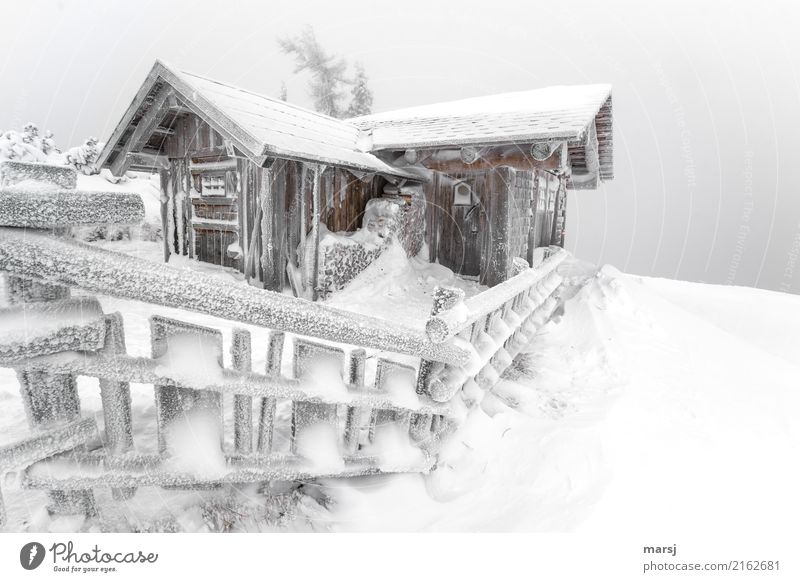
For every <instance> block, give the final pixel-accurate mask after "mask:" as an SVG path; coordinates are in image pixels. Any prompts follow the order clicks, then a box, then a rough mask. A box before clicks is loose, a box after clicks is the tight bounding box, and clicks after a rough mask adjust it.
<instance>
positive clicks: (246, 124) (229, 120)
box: [99, 61, 407, 176]
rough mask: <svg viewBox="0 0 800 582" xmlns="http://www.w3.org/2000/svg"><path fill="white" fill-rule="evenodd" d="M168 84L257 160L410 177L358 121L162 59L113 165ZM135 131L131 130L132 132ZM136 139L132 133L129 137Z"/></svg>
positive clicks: (108, 149)
mask: <svg viewBox="0 0 800 582" xmlns="http://www.w3.org/2000/svg"><path fill="white" fill-rule="evenodd" d="M159 83H167V84H168V85H170V86H171V88H172V89H173V90H174V91H175V92H176V94H177V97H178V98H179V99H180V100H181V101H182V102H183V103H185V104H186V105H187V106H189V107H190V108H191V109H192V110H195V111H196V112H197V113H199V114H200V115H201V116H202V117H203V118H204V120H205V121H207V122H209V123H210V124H212V127H214V129H216V130H217V131H219V132H220V133H222V134H223V135H224V136H226V137H231V138H233V141H234V143H235V145H236V146H238V147H239V148H240V149H243V150H244V151H243V152H242V153H244V154H246V155H247V156H248V157H250V158H251V159H253V160H255V161H257V162H261V161H263V160H264V158H265V157H270V158H272V157H283V158H289V159H298V160H302V161H310V162H318V163H323V164H331V165H336V166H342V167H346V168H351V169H355V170H360V171H366V172H377V173H383V174H389V175H395V176H407V174H406V173H405V171H403V170H401V169H398V168H394V167H392V166H390V165H388V164H386V163H385V162H383V161H382V160H380V159H378V158H377V157H376V156H374V155H372V154H371V153H369V152H368V151H365V150H363V149H362V148H361V147H359V135H360V132H359V130H358V129H357V128H356V127H355V126H354V125H352V124H349V123H346V122H345V121H342V120H339V119H335V118H333V117H329V116H326V115H322V114H319V113H316V112H314V111H309V110H307V109H303V108H302V107H297V106H295V105H291V104H289V103H286V102H284V101H280V100H278V99H272V98H270V97H266V96H264V95H259V94H257V93H253V92H252V91H247V90H245V89H241V88H239V87H235V86H233V85H229V84H226V83H221V82H218V81H213V80H211V79H207V78H205V77H202V76H200V75H195V74H192V73H187V72H183V71H179V70H177V69H175V68H173V67H170V66H168V65H166V64H164V63H163V62H161V61H156V63H155V65H154V66H153V69H152V70H151V72H150V74H149V75H148V78H147V80H146V81H145V83H144V85H143V86H142V89H140V91H139V93H138V94H137V96H136V98H135V99H134V100H133V102H132V103H131V105H130V107H129V108H128V111H127V112H126V114H125V116H124V117H123V119H122V120H121V121H120V124H119V125H118V126H117V128H116V129H115V131H114V133H113V134H112V136H111V138H110V139H109V140H108V142H107V143H106V146H105V148H104V150H103V152H102V154H101V156H100V160H99V162H100V164H99V165H101V166H102V165H103V164H105V163H107V161H108V159H109V157H110V155H111V153H112V152H113V151H115V150H116V149H118V148H119V147H120V142H121V141H124V137H125V135H126V129H127V128H128V126H129V125H130V124H131V123H132V122H133V121H135V120H136V118H137V117H140V116H141V115H142V111H143V110H144V109H145V108H146V107H147V105H148V104H147V99H148V97H149V98H151V99H152V96H153V92H154V88H155V87H157V85H158V84H159ZM127 133H128V134H130V131H127ZM128 137H130V135H128Z"/></svg>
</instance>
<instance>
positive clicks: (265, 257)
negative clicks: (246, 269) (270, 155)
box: [258, 161, 282, 291]
mask: <svg viewBox="0 0 800 582" xmlns="http://www.w3.org/2000/svg"><path fill="white" fill-rule="evenodd" d="M272 168H273V162H271V161H270V162H268V163H267V164H265V166H264V167H263V168H261V187H260V188H259V194H258V199H259V204H260V209H261V212H260V214H261V269H262V270H263V272H264V280H263V285H264V288H265V289H269V290H270V291H281V271H282V270H281V269H280V267H279V266H278V265H279V263H280V257H279V256H277V253H276V252H275V229H274V224H275V212H276V211H277V208H276V205H275V196H274V193H273V192H272V180H273V178H274V174H273V169H272Z"/></svg>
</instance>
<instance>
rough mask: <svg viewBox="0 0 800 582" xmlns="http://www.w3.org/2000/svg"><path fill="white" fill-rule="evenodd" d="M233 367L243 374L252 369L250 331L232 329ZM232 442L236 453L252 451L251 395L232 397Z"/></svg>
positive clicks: (246, 453) (245, 453) (244, 453)
mask: <svg viewBox="0 0 800 582" xmlns="http://www.w3.org/2000/svg"><path fill="white" fill-rule="evenodd" d="M231 360H232V362H233V369H234V370H236V371H237V372H242V373H243V374H249V373H250V372H251V371H252V363H253V357H252V348H251V340H250V332H249V331H247V330H244V329H234V330H233V344H232V345H231ZM233 443H234V448H235V450H236V452H237V453H239V454H242V455H249V454H250V453H251V452H252V451H253V397H252V396H245V395H243V394H236V395H234V397H233Z"/></svg>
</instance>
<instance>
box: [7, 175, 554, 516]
mask: <svg viewBox="0 0 800 582" xmlns="http://www.w3.org/2000/svg"><path fill="white" fill-rule="evenodd" d="M37 177H38V178H39V179H40V180H44V181H47V180H48V176H44V177H41V176H35V178H37ZM61 178H62V179H60V182H59V184H61V183H63V182H64V180H63V176H62V177H61ZM49 183H50V184H53V181H52V180H50V181H49ZM34 190H35V193H34V194H33V196H34V197H36V198H35V199H36V200H39V202H41V203H35V204H34V203H31V197H30V196H28V195H27V194H28V193H29V191H28V190H27V189H20V188H18V187H16V186H15V185H14V184H10V185H8V186H6V187H5V188H3V189H0V271H4V272H6V273H7V275H8V285H7V289H8V290H9V294H10V299H11V302H12V303H13V305H11V306H10V307H8V308H4V309H2V310H0V323H2V335H0V366H3V367H8V368H13V369H15V370H16V372H17V377H18V380H19V383H20V392H21V396H22V398H23V401H24V404H25V410H26V413H27V416H28V421H29V426H30V431H31V433H30V435H29V436H27V437H26V438H23V439H22V440H20V441H18V442H16V443H13V444H10V445H6V446H2V447H0V474H2V473H6V472H8V471H12V470H15V471H16V470H19V471H21V476H20V479H19V482H20V484H21V485H22V487H25V488H33V489H44V490H47V491H48V492H49V497H50V505H49V508H50V510H51V511H53V512H56V513H91V512H92V511H94V510H95V500H94V490H95V489H97V488H110V489H111V490H112V492H113V495H114V498H115V499H118V500H123V499H128V498H130V497H131V496H132V495H134V494H135V492H136V489H137V488H138V487H142V486H162V487H187V488H194V487H216V486H220V485H222V484H226V483H231V484H234V483H248V482H269V481H276V480H277V481H295V480H306V479H313V478H318V477H323V476H338V477H348V476H357V475H365V474H372V473H379V472H398V471H414V472H427V471H429V470H430V469H431V468H433V467H434V466H435V463H436V452H437V449H438V446H439V444H440V443H441V441H442V439H443V438H444V437H445V436H446V435H447V434H448V432H449V431H451V430H452V429H453V428H454V427H455V426H456V425H457V423H458V421H459V419H460V418H461V415H462V414H463V411H464V410H465V408H464V406H461V405H458V406H456V405H455V404H456V397H457V395H459V394H460V395H461V400H462V401H463V402H466V403H467V404H468V405H469V404H470V403H471V402H472V401H474V400H475V399H476V398H475V392H474V391H475V390H481V389H484V390H486V389H490V388H491V387H492V386H493V385H494V383H495V382H496V381H497V380H498V379H499V376H500V375H501V374H502V372H503V370H504V369H505V368H506V367H507V366H508V365H509V364H510V363H511V361H512V359H513V357H514V355H516V353H517V352H518V351H519V349H520V348H521V347H522V346H524V345H525V343H526V342H527V341H528V340H529V338H530V336H531V334H532V333H533V332H534V331H535V329H536V328H537V327H538V326H539V325H541V324H542V323H543V322H545V321H546V320H547V319H548V318H549V316H550V315H551V314H552V312H553V310H554V309H555V307H556V304H557V297H556V295H555V294H556V290H557V288H558V285H559V283H560V276H559V275H558V274H557V271H556V267H557V265H558V264H559V263H560V262H561V261H562V260H563V258H564V256H565V253H563V251H560V250H558V251H554V254H553V255H552V256H550V257H549V258H548V259H547V260H546V261H545V262H544V263H543V264H542V265H540V266H539V267H537V269H533V270H531V269H528V270H525V271H523V272H521V273H520V274H518V275H517V276H515V277H513V278H512V279H510V280H509V281H507V282H505V283H503V284H501V285H498V286H497V287H494V288H492V289H490V290H488V291H486V292H485V293H482V294H480V295H478V296H476V297H472V298H469V299H467V300H463V296H461V295H460V294H459V293H458V292H457V291H454V290H450V289H438V290H437V293H436V297H435V301H434V306H433V310H432V315H431V318H430V320H429V321H428V322H427V327H426V330H425V331H424V332H423V331H418V330H415V329H410V328H403V327H401V326H397V325H393V324H390V323H388V322H386V321H382V320H377V319H373V318H368V317H362V316H357V315H354V314H352V313H347V312H343V311H339V310H336V309H332V308H330V307H327V306H325V305H322V304H319V303H312V302H308V301H305V300H302V299H295V298H291V297H287V296H283V295H280V294H276V293H271V292H268V291H263V290H260V289H255V288H249V287H246V286H241V285H236V284H233V283H226V282H224V281H221V280H216V279H213V278H208V277H204V276H202V275H200V274H197V273H192V272H187V271H179V270H176V269H172V268H170V267H168V266H166V265H154V264H152V263H149V262H145V261H142V260H139V259H135V258H133V257H127V256H122V255H118V254H116V253H110V252H107V251H101V250H98V249H96V248H93V247H90V246H87V245H82V244H79V243H76V242H74V241H71V240H68V239H67V238H65V237H63V236H59V235H63V234H64V232H65V228H66V227H68V226H70V225H74V224H79V223H84V222H97V221H102V222H117V223H131V222H136V221H138V220H140V219H141V213H142V209H141V201H137V200H136V197H128V196H121V198H120V199H119V200H118V201H116V202H115V203H114V204H111V205H108V211H107V212H105V213H103V212H99V211H98V205H97V201H98V200H100V199H101V198H102V199H104V200H105V199H106V198H105V197H107V195H105V194H102V193H100V194H97V195H95V194H94V193H80V192H75V191H74V190H69V189H65V188H63V187H62V186H60V185H58V187H57V188H55V189H53V188H34ZM48 194H51V195H52V196H53V197H54V198H56V199H58V200H59V201H61V202H60V203H59V204H51V203H49V202H48V201H47V195H48ZM42 200H44V201H42ZM64 201H66V202H64ZM81 208H84V209H85V213H84V212H82V211H81V210H80V209H81ZM87 217H88V218H87ZM19 227H24V228H19ZM70 289H81V290H83V291H88V292H94V293H99V294H104V295H112V296H117V297H123V298H129V299H135V300H139V301H145V302H149V303H153V304H157V305H165V306H171V307H179V308H182V309H186V310H190V311H195V312H200V313H205V314H209V315H213V316H216V317H219V318H223V319H227V320H230V321H232V322H239V323H245V324H252V325H256V326H260V327H264V328H268V329H269V330H270V331H269V334H268V338H267V340H266V341H265V343H264V345H253V341H252V338H251V335H250V333H249V332H248V331H247V330H245V329H243V328H236V327H234V329H233V330H232V342H231V346H232V347H231V354H230V362H231V364H230V367H225V366H224V365H223V354H222V334H221V331H220V330H217V329H211V328H208V327H202V326H198V325H194V324H190V323H187V322H183V321H178V320H174V319H169V318H165V317H161V316H154V317H153V318H151V348H152V350H151V355H150V356H149V357H134V356H131V355H129V354H128V353H127V350H126V345H125V326H124V323H123V320H122V317H121V316H120V315H119V314H107V313H104V312H103V310H102V308H101V305H100V303H99V301H98V300H97V299H94V298H92V297H71V296H70V295H71V294H70ZM234 325H235V324H234ZM255 350H258V351H260V352H261V353H265V355H266V367H265V369H263V370H253V369H252V361H253V353H254V351H255ZM77 376H88V377H94V378H98V379H99V389H100V394H101V400H102V407H103V427H102V431H99V430H98V427H97V426H96V424H95V421H94V420H93V419H84V418H82V417H81V408H80V402H79V398H78V392H77V383H76V377H77ZM131 382H136V383H141V384H150V385H152V386H153V394H154V399H155V403H156V415H157V422H156V428H155V430H156V431H157V437H158V452H154V453H150V454H142V453H141V452H138V451H137V450H136V446H135V445H136V443H135V442H134V434H135V433H136V432H137V431H136V430H134V428H135V427H134V426H133V415H132V408H131V392H130V388H129V383H131ZM224 395H231V399H232V407H233V411H232V416H233V422H232V423H231V426H226V423H225V422H224V421H223V418H224V417H225V410H224V404H223V402H224V401H225V400H226V399H225V398H224ZM279 409H280V411H283V412H284V414H283V415H281V414H279ZM287 411H288V412H287ZM287 418H288V426H285V427H281V426H280V424H281V422H283V421H285V420H286V419H287ZM198 419H200V420H198ZM187 423H188V425H189V426H194V428H195V429H196V428H198V427H202V430H203V431H205V432H206V433H211V438H212V441H213V440H215V439H216V440H217V442H218V446H214V447H213V448H214V450H213V451H212V452H211V455H210V456H211V457H213V458H216V459H217V461H218V463H216V464H214V463H211V465H212V466H211V467H200V468H198V467H196V466H187V465H185V464H182V463H181V462H180V455H179V454H177V453H178V452H179V451H177V452H176V448H175V447H176V445H175V441H176V438H175V435H176V434H177V433H178V432H179V431H180V430H181V429H182V427H184V428H185V426H184V425H186V424H187ZM225 429H227V430H228V431H229V432H230V434H225ZM276 435H281V436H283V437H285V438H286V440H288V447H286V448H285V449H284V450H279V448H276V447H275V442H276ZM205 436H208V434H206V435H205ZM178 440H179V439H178ZM325 450H327V451H328V453H325V454H322V452H323V451H325ZM331 451H333V452H332V453H331ZM3 515H4V514H3V505H2V498H0V521H2V520H3Z"/></svg>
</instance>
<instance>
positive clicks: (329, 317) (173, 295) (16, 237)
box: [0, 228, 472, 364]
mask: <svg viewBox="0 0 800 582" xmlns="http://www.w3.org/2000/svg"><path fill="white" fill-rule="evenodd" d="M0 270H5V271H8V272H10V273H11V274H13V275H18V276H25V277H34V278H38V279H42V280H44V281H47V282H49V283H55V284H61V285H68V286H73V287H80V288H82V289H85V290H88V291H92V292H96V293H102V294H106V295H111V296H115V297H123V298H128V299H134V300H138V301H145V302H149V303H154V304H158V305H164V306H167V307H176V308H179V309H187V310H189V311H195V312H198V313H205V314H208V315H213V316H216V317H222V318H225V319H229V320H232V321H239V322H242V323H249V324H254V325H260V326H264V327H268V328H272V329H277V330H281V331H285V332H291V333H297V334H301V335H306V336H310V337H317V338H320V339H324V340H329V341H334V342H339V343H344V344H351V345H356V346H361V347H365V348H375V349H379V350H386V351H390V352H395V353H402V354H407V355H412V356H421V357H424V358H426V359H429V360H436V361H440V362H448V363H453V364H462V363H466V362H467V361H469V359H470V357H471V354H472V352H471V350H470V348H469V347H468V346H465V345H464V346H463V347H462V345H461V344H458V342H443V343H438V344H437V343H433V342H431V341H430V340H429V339H428V338H427V336H426V335H425V334H424V333H422V332H418V331H416V330H413V329H410V328H405V327H403V326H402V325H398V324H393V325H391V326H387V325H386V322H385V321H383V320H380V319H377V318H373V317H367V316H363V315H357V314H354V313H352V312H348V311H343V310H339V309H335V308H332V307H330V306H327V305H323V304H319V303H312V302H309V301H307V300H304V299H299V298H294V297H288V296H286V295H281V294H278V293H270V292H265V291H262V290H258V289H255V288H252V287H247V286H243V285H237V284H236V283H233V282H227V281H221V280H217V279H210V278H208V277H207V276H205V275H203V274H201V273H194V272H189V271H185V270H178V269H174V268H171V267H169V266H168V265H156V264H153V263H151V262H149V261H145V260H143V259H139V258H136V257H131V256H122V255H120V254H117V253H112V252H108V251H104V250H101V249H97V248H96V247H91V246H89V245H84V244H81V243H77V242H75V241H64V240H57V239H54V238H52V237H49V236H46V235H43V234H39V233H31V232H27V233H23V232H20V231H18V230H15V229H8V228H0Z"/></svg>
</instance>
